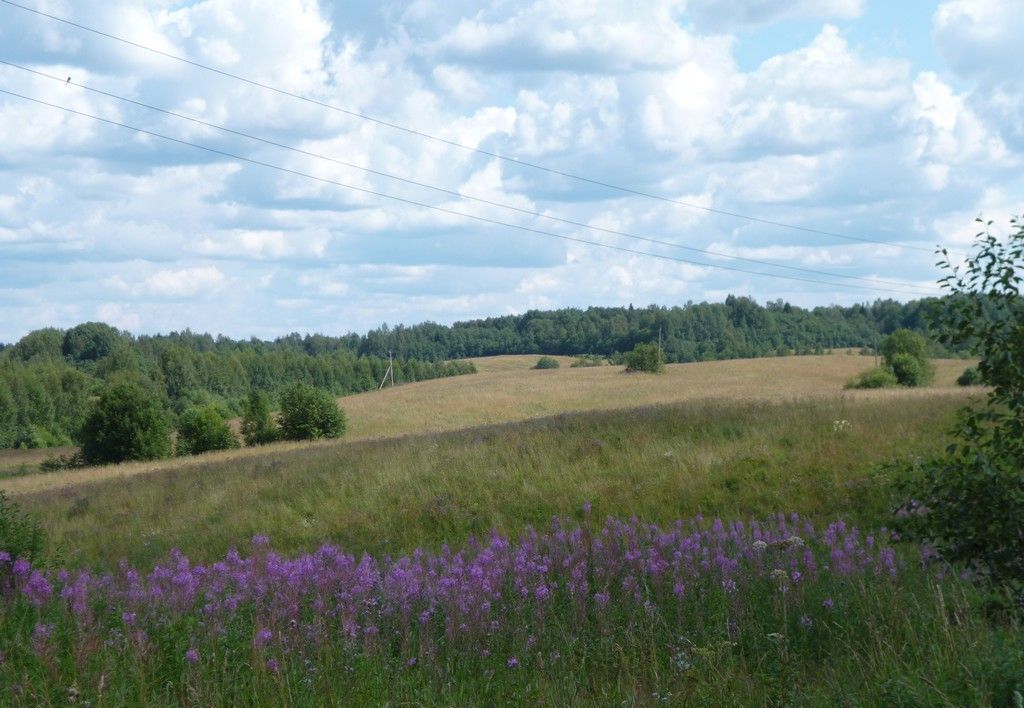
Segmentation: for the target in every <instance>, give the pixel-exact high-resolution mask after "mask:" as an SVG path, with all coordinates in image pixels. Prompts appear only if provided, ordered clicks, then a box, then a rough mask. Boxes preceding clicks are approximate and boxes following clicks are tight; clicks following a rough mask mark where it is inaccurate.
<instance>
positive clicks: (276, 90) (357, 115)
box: [0, 0, 955, 253]
mask: <svg viewBox="0 0 1024 708" xmlns="http://www.w3.org/2000/svg"><path fill="white" fill-rule="evenodd" d="M0 2H2V3H4V4H6V5H9V6H11V7H14V8H18V9H20V10H24V11H26V12H30V13H33V14H35V15H38V16H40V17H45V18H47V19H50V20H53V21H55V22H60V23H63V24H65V25H68V26H69V27H74V28H76V29H79V30H82V31H84V32H91V33H92V34H95V35H97V36H100V37H104V38H106V39H110V40H113V41H116V42H121V43H122V44H126V45H128V46H131V47H135V48H137V49H142V50H144V51H147V52H151V53H153V54H157V55H159V56H162V57H165V58H167V59H172V60H174V61H178V62H181V63H183V64H188V65H189V66H193V67H196V68H198V69H203V70H204V71H209V72H212V73H214V74H218V75H220V76H224V77H226V78H230V79H234V80H236V81H241V82H243V83H246V84H249V85H251V86H255V87H257V88H260V89H264V90H266V91H272V92H274V93H277V94H279V95H282V96H287V97H289V98H294V99H296V100H299V101H305V102H306V103H310V104H312V105H316V106H319V107H321V108H327V109H329V110H332V111H335V112H337V113H341V114H344V115H347V116H350V117H353V118H358V119H360V120H364V121H369V122H371V123H375V124H377V125H381V126H384V127H387V128H390V129H392V130H397V131H401V132H403V133H407V134H409V135H415V136H417V137H420V138H424V139H427V140H433V141H435V142H439V143H443V144H445V145H448V146H450V147H454V148H459V149H461V150H466V151H469V152H474V153H478V154H480V155H486V156H488V157H491V158H494V159H497V160H502V161H504V162H507V163H510V164H514V165H519V166H521V167H526V168H529V169H533V170H538V171H540V172H545V173H547V174H551V175H556V176H559V177H564V178H567V179H571V180H575V181H579V182H583V183H586V184H591V185H594V186H598V187H603V188H605V189H610V190H613V191H617V192H621V193H623V194H631V195H634V196H638V197H644V198H646V199H654V200H657V201H661V202H666V203H669V204H676V205H678V206H682V207H686V208H689V209H698V210H701V211H704V212H708V213H711V214H718V215H720V216H728V217H732V218H736V219H743V220H746V221H750V222H754V223H759V224H765V225H769V226H775V227H778V228H783V229H790V230H793V231H801V232H804V233H809V234H817V235H821V236H829V237H832V238H839V239H846V240H850V241H860V242H863V243H874V244H879V245H885V246H893V247H896V248H905V249H910V250H915V251H923V252H926V253H934V252H935V251H934V249H933V248H926V247H923V246H915V245H912V244H906V243H897V242H893V241H885V240H882V239H871V238H866V237H863V236H853V235H850V234H843V233H838V232H835V231H826V230H824V229H816V228H811V227H808V226H800V225H797V224H790V223H786V222H783V221H777V220H774V219H765V218H762V217H757V216H751V215H749V214H743V213H740V212H737V211H728V210H725V209H718V208H715V207H709V206H704V205H702V204H695V203H693V202H686V201H683V200H680V199H674V198H672V197H666V196H663V195H660V194H654V193H653V192H646V191H643V190H640V189H634V188H632V187H624V186H621V185H616V184H612V183H610V182H605V181H602V180H599V179H593V178H590V177H586V176H583V175H579V174H575V173H572V172H567V171H564V170H559V169H556V168H553V167H547V166H545V165H541V164H538V163H534V162H528V161H525V160H520V159H518V158H515V157H509V156H507V155H502V154H501V153H496V152H493V151H490V150H485V149H483V148H479V147H473V146H472V145H466V144H464V143H460V142H458V141H455V140H449V139H448V138H443V137H441V136H439V135H434V134H432V133H428V132H425V131H422V130H417V129H416V128H410V127H408V126H404V125H401V124H399V123H394V122H391V121H387V120H384V119H381V118H375V117H373V116H370V115H367V114H365V113H360V112H358V111H353V110H351V109H348V108H344V107H342V106H337V105H334V104H332V103H327V102H325V101H320V100H317V99H315V98H310V97H308V96H303V95H302V94H299V93H295V92H293V91H288V90H287V89H282V88H279V87H276V86H273V85H271V84H267V83H264V82H261V81H257V80H255V79H250V78H247V77H245V76H241V75H239V74H234V73H232V72H230V71H225V70H223V69H218V68H216V67H213V66H208V65H206V64H203V63H200V62H197V61H195V60H192V59H186V58H185V57H182V56H178V55H177V54H172V53H170V52H165V51H163V50H160V49H156V48H154V47H149V46H147V45H145V44H141V43H139V42H134V41H132V40H130V39H126V38H124V37H119V36H117V35H115V34H111V33H109V32H104V31H102V30H98V29H96V28H94V27H89V26H88V25H84V24H81V23H78V22H74V21H73V20H69V19H67V18H64V17H60V16H58V15H54V14H51V13H48V12H44V11H42V10H38V9H35V8H32V7H28V6H27V5H22V4H21V3H17V2H14V1H13V0H0ZM950 253H955V252H954V251H950Z"/></svg>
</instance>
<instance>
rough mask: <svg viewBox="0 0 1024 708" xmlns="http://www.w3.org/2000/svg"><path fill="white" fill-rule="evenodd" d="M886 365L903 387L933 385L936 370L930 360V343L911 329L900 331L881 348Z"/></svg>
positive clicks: (883, 341)
mask: <svg viewBox="0 0 1024 708" xmlns="http://www.w3.org/2000/svg"><path fill="white" fill-rule="evenodd" d="M881 351H882V356H883V357H885V365H886V366H887V367H889V369H890V370H891V371H892V372H893V374H894V375H895V376H896V380H897V381H898V382H899V383H900V384H901V385H903V386H926V385H927V384H929V383H931V380H932V378H934V375H935V369H934V367H933V366H932V363H931V361H930V360H929V359H928V342H926V341H925V339H924V337H922V336H921V335H920V334H917V333H916V332H912V331H910V330H909V329H898V330H896V331H895V332H893V333H892V334H890V335H889V336H888V337H886V338H885V339H884V340H882V346H881Z"/></svg>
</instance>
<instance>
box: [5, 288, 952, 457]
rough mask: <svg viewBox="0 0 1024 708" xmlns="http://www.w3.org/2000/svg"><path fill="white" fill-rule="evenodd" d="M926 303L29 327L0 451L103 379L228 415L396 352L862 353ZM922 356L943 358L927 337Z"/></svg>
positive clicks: (77, 407)
mask: <svg viewBox="0 0 1024 708" xmlns="http://www.w3.org/2000/svg"><path fill="white" fill-rule="evenodd" d="M932 304H934V301H932V300H916V301H912V302H908V303H905V304H904V303H899V302H896V301H894V300H878V301H876V302H874V303H873V304H863V305H853V306H851V307H839V306H833V307H816V308H813V309H804V308H800V307H796V306H793V305H790V304H788V303H785V302H783V301H781V300H778V301H775V302H770V303H768V304H766V305H763V306H762V305H760V304H758V303H757V302H755V301H754V300H752V299H750V298H746V297H736V296H729V297H728V298H727V299H726V300H725V302H723V303H699V304H695V303H687V304H686V305H683V306H677V307H658V306H653V305H652V306H650V307H645V308H634V307H632V306H630V307H590V308H587V309H585V310H584V309H575V308H569V309H562V310H553V311H529V312H526V313H524V314H522V315H508V316H504V317H493V318H488V319H482V320H472V321H467V322H457V323H455V324H454V325H451V326H446V325H439V324H435V323H430V322H428V323H424V324H419V325H414V326H410V327H405V326H398V327H394V328H391V327H388V326H387V325H384V326H382V327H380V328H378V329H374V330H371V331H370V332H368V333H367V334H365V335H359V334H351V333H350V334H346V335H342V336H337V337H332V336H326V335H321V334H313V335H299V334H290V335H287V336H284V337H279V338H277V339H275V340H273V341H262V340H258V339H250V340H234V339H230V338H228V337H224V336H217V337H213V336H211V335H209V334H196V333H193V332H190V331H188V330H186V331H184V332H173V333H171V334H164V335H152V336H149V335H143V336H132V335H130V334H128V333H125V332H120V331H118V330H116V329H114V328H112V327H109V326H108V325H105V324H102V323H94V322H93V323H86V324H82V325H78V326H77V327H74V328H72V329H69V330H66V331H64V330H58V329H42V330H37V331H35V332H32V333H30V334H28V335H26V336H25V337H23V338H22V339H21V340H20V341H18V342H17V343H15V344H13V345H10V346H6V347H3V348H2V349H0V447H17V446H21V445H24V446H30V447H45V446H51V445H58V444H64V443H67V442H70V441H71V439H72V438H73V436H74V434H75V432H76V431H77V430H78V429H79V427H80V426H81V423H82V420H83V418H84V415H85V412H86V409H87V407H88V404H89V401H90V400H91V398H92V397H94V396H95V395H96V394H97V391H98V390H99V388H100V387H101V386H102V385H103V384H104V383H107V382H110V381H112V380H116V379H120V378H132V379H135V380H138V381H140V382H142V383H143V384H144V385H145V386H146V387H147V388H148V389H149V390H150V391H151V393H152V395H153V396H155V397H157V398H158V400H160V401H161V402H162V404H163V406H164V408H165V409H166V410H167V411H168V415H170V416H176V415H179V414H181V413H182V412H184V411H185V410H187V409H188V408H190V407H193V406H196V405H203V404H206V403H211V402H212V403H215V404H217V405H218V406H219V407H221V408H222V409H223V410H224V412H225V413H226V414H232V415H238V414H239V413H240V412H241V409H242V405H243V402H244V400H245V398H246V396H247V395H248V394H249V392H250V391H251V390H254V389H255V390H257V391H261V392H264V393H266V394H268V395H269V396H270V398H271V402H272V403H275V404H276V401H277V396H278V394H279V392H280V391H281V390H282V389H283V388H284V387H285V386H287V385H288V384H291V383H294V382H302V383H307V384H310V385H312V386H315V387H317V388H321V389H325V390H328V391H330V392H332V393H334V394H336V395H346V394H350V393H357V392H360V391H366V390H370V389H372V388H375V387H376V386H377V385H378V384H379V382H380V380H381V378H382V377H383V376H384V372H385V370H386V369H387V356H388V352H389V351H391V352H393V353H394V355H395V357H396V361H395V381H396V382H399V383H401V382H408V381H419V380H424V379H431V378H437V377H441V376H452V375H457V374H463V373H469V372H471V371H473V370H474V369H473V367H472V365H471V364H467V363H459V362H454V361H452V360H456V359H462V358H467V357H474V356H489V355H497V354H565V355H580V354H596V355H602V356H608V357H613V358H614V357H616V355H618V354H621V353H624V352H628V351H630V350H632V349H633V347H634V346H635V345H636V344H640V343H645V342H652V341H657V339H658V334H659V330H660V331H661V338H662V345H663V350H664V355H665V360H666V361H668V362H689V361H707V360H715V359H735V358H743V357H762V356H777V355H785V354H811V353H815V352H821V351H824V350H827V349H835V348H851V347H854V348H861V347H871V346H873V345H874V343H875V341H876V340H877V339H879V338H881V337H882V336H884V335H887V334H889V333H891V332H893V331H895V330H897V329H900V328H907V329H911V330H914V331H916V332H920V333H922V334H927V320H926V312H927V311H928V309H929V307H930V306H931V305H932ZM930 346H932V348H933V351H932V354H933V355H941V354H944V353H946V352H945V351H944V350H943V349H942V348H941V346H940V345H939V344H937V343H934V342H931V344H930Z"/></svg>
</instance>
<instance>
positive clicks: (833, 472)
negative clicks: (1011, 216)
mask: <svg viewBox="0 0 1024 708" xmlns="http://www.w3.org/2000/svg"><path fill="white" fill-rule="evenodd" d="M964 400H965V398H964V395H963V394H962V393H957V392H946V393H932V394H931V395H930V396H929V397H927V398H926V399H924V398H921V397H919V396H902V395H894V394H889V395H887V396H885V397H864V398H848V397H847V398H838V397H837V398H831V399H819V400H806V401H799V402H788V403H774V404H772V403H766V402H763V401H762V402H737V401H733V402H724V401H719V402H708V401H705V402H699V403H698V402H691V403H687V404H681V405H675V406H661V407H652V408H645V409H638V410H631V411H627V412H621V411H611V412H604V413H588V414H570V415H564V416H559V417H556V418H549V419H543V420H539V421H531V422H526V423H519V424H514V425H505V426H492V427H486V428H479V429H472V430H465V431H460V432H453V433H446V434H436V435H428V436H420V437H410V438H403V439H392V440H385V441H377V442H365V443H357V444H352V443H347V444H345V443H336V442H324V443H319V444H316V445H314V446H308V447H305V448H294V449H288V448H275V447H270V448H266V449H264V450H263V451H262V453H263V454H262V455H260V456H255V457H251V458H248V459H244V458H243V459H240V460H234V461H230V462H220V463H217V462H209V463H207V464H205V465H203V466H202V467H195V466H194V465H193V466H188V467H183V468H181V469H179V470H168V471H164V472H155V473H153V474H150V475H145V476H137V477H134V478H132V479H129V480H124V481H114V482H99V483H94V484H88V483H87V484H81V485H72V486H65V487H64V488H62V489H60V490H57V491H52V492H47V493H40V494H34V495H27V496H25V495H22V496H20V497H19V498H18V499H19V502H20V503H21V504H22V505H23V506H24V507H26V508H27V509H29V510H30V511H32V512H35V513H36V514H37V515H38V516H39V517H40V518H41V519H42V520H43V522H44V526H45V527H46V529H47V531H48V534H49V537H50V540H51V544H50V551H49V553H48V554H46V555H45V556H44V557H42V558H40V559H39V560H38V561H37V562H38V563H39V564H40V565H41V566H43V567H45V566H47V565H50V563H59V564H61V565H67V566H69V567H70V568H72V570H71V572H70V573H68V574H67V575H62V574H60V573H58V572H56V571H55V570H50V571H47V572H46V573H44V574H43V575H40V576H39V577H38V578H37V577H36V576H34V574H33V570H32V568H30V567H28V566H26V565H22V566H20V568H19V569H15V568H14V565H13V559H7V561H4V562H6V565H5V566H4V569H5V570H0V574H3V573H4V572H5V571H6V573H7V574H6V576H5V577H7V578H8V581H7V582H8V583H9V585H8V590H7V591H6V592H7V593H8V597H9V598H10V599H9V600H6V601H3V602H0V607H2V608H3V609H2V610H0V611H2V612H3V617H2V620H3V626H4V627H5V629H4V631H3V632H2V634H0V652H3V653H4V656H5V660H4V662H3V663H0V675H2V676H3V684H4V685H5V686H8V687H9V690H10V691H11V692H10V693H8V694H7V696H6V697H5V700H9V701H11V702H13V703H15V704H20V705H36V704H38V703H47V702H52V703H59V702H64V701H66V700H67V697H68V695H69V692H71V691H74V693H75V696H76V698H79V699H83V700H84V699H88V700H92V701H94V702H96V703H107V704H126V703H127V704H131V703H150V704H154V703H155V704H161V703H163V704H196V705H198V704H202V705H211V704H212V705H237V704H239V703H245V704H262V705H273V704H279V703H282V702H286V703H292V704H296V703H298V704H307V703H309V704H312V703H321V702H331V701H335V702H337V701H346V702H349V701H355V702H359V703H382V702H387V701H390V702H401V701H413V702H425V703H438V702H440V703H455V704H494V703H502V702H505V703H507V702H523V701H530V702H538V701H540V702H545V703H549V704H556V705H564V704H567V703H584V704H587V703H589V704H595V705H597V704H606V703H607V702H609V701H616V702H621V701H626V702H627V703H634V704H657V703H667V704H678V703H683V702H697V703H703V704H711V703H718V704H723V703H730V704H758V705H761V704H765V703H774V704H781V703H798V704H812V705H813V704H836V703H843V702H846V703H847V704H854V705H858V704H859V705H879V704H902V705H936V704H939V705H941V704H961V705H978V704H986V703H994V704H996V705H1013V703H1012V701H1013V700H1014V691H1020V689H1021V688H1022V687H1024V644H1022V639H1021V636H1022V635H1021V633H1020V631H1019V629H1020V628H1019V627H1018V626H1017V625H1015V624H1014V620H1012V619H1011V618H1010V617H1008V616H996V617H987V616H986V615H985V614H984V613H983V612H982V611H981V608H982V607H983V605H984V603H985V597H984V596H983V594H982V593H981V592H980V591H979V590H978V589H976V588H975V587H974V586H973V585H971V584H970V583H968V582H964V581H962V580H960V579H959V578H958V577H957V575H956V574H955V573H953V574H948V573H945V572H944V571H943V570H941V568H942V566H940V565H934V564H933V565H927V564H923V563H922V558H921V557H920V555H919V554H918V552H917V550H915V548H913V547H910V546H903V545H900V544H899V543H897V544H895V545H893V544H892V543H891V542H890V541H888V537H887V535H886V534H884V533H881V534H875V535H873V536H872V537H870V538H869V536H871V532H870V531H869V530H870V529H877V528H879V527H880V526H881V525H883V524H884V523H885V522H886V520H887V519H888V518H889V504H890V503H891V499H892V497H891V494H890V482H891V480H889V479H887V478H885V477H884V476H883V474H882V473H881V472H880V469H881V468H879V467H878V466H877V465H876V463H878V462H884V461H888V460H893V459H904V458H907V457H913V456H920V455H930V454H934V453H937V452H938V451H939V450H940V448H941V446H942V436H941V431H943V430H944V429H946V428H947V427H948V426H949V425H950V423H951V421H952V420H953V415H954V411H955V410H956V408H957V407H958V406H959V405H960V404H961V403H962V402H963V401H964ZM200 459H201V458H200ZM82 474H85V473H82ZM840 509H843V510H845V511H844V512H842V513H841V517H842V522H843V524H842V525H839V526H832V530H831V531H830V530H829V527H830V524H831V522H833V521H836V520H837V510H840ZM778 510H785V511H786V515H785V516H784V517H782V518H781V519H780V517H779V516H778V515H777V514H776V512H777V511H778ZM702 512H703V513H704V514H705V516H706V517H707V518H705V519H704V520H703V521H700V520H697V521H694V522H692V524H691V522H690V521H685V522H683V523H682V525H681V526H677V525H676V523H675V521H676V520H677V519H686V518H688V517H696V516H697V515H698V514H700V513H702ZM791 512H798V513H799V514H800V518H798V519H793V518H791V517H790V513H791ZM607 515H612V516H614V517H617V518H618V519H620V520H621V521H607V520H606V516H607ZM633 515H636V516H637V517H638V518H639V519H641V520H642V523H638V522H631V521H628V519H629V518H630V517H631V516H633ZM552 516H559V517H561V520H560V521H559V522H557V525H556V526H555V527H552V526H551V523H552V522H551V518H552ZM712 516H722V517H724V518H726V519H736V520H740V519H745V520H751V519H758V520H760V522H761V526H760V529H761V530H760V531H757V532H755V530H754V529H755V527H753V526H750V525H744V526H742V527H735V526H732V525H730V524H727V525H726V526H725V527H724V529H721V528H718V527H716V526H715V525H714V524H713V523H712ZM649 523H659V524H661V526H660V528H659V529H655V528H653V527H650V526H648V525H647V524H649ZM855 525H856V526H860V527H861V528H863V529H865V530H864V531H861V532H859V533H856V534H854V533H853V527H854V526H855ZM530 526H533V527H535V528H537V529H540V530H543V533H541V534H540V535H539V536H538V535H534V534H532V533H530V532H529V531H528V528H529V527H530ZM491 529H495V530H497V531H498V532H499V533H502V534H505V535H504V536H503V537H501V538H492V537H491V536H490V535H489V534H490V531H491ZM523 533H526V534H527V535H526V536H525V537H523V538H522V539H521V538H520V535H521V534H523ZM263 534H267V535H269V537H270V540H269V543H270V546H269V547H268V546H267V545H266V544H267V543H268V541H267V540H266V539H265V538H263V537H262V535H263ZM757 534H760V535H757ZM254 536H256V537H257V538H256V541H255V543H256V545H255V546H253V545H251V540H250V539H252V538H253V537H254ZM794 536H795V537H797V538H795V539H794V538H791V537H794ZM472 538H476V539H478V542H476V543H474V542H472V541H471V539H472ZM324 541H328V542H331V543H334V544H336V547H334V548H326V549H321V550H319V551H318V550H317V549H318V548H319V546H320V545H321V544H322V543H323V542H324ZM174 548H180V549H181V550H182V552H183V553H184V554H186V555H187V556H188V557H189V558H190V559H191V560H190V561H185V560H184V558H183V557H181V556H177V555H175V552H174V551H173V550H172V549H174ZM231 548H238V549H241V550H242V555H241V556H238V555H234V554H233V553H232V552H231V550H230V549H231ZM271 548H272V549H273V552H271V550H270V549H271ZM600 548H603V549H604V550H603V551H601V550H599V549H600ZM417 549H420V550H417ZM459 549H461V550H459ZM364 552H368V553H371V554H373V557H366V558H362V560H360V559H361V556H362V554H363V553H364ZM278 553H280V554H283V555H277V554H278ZM307 554H308V555H307ZM680 554H682V555H680ZM121 558H125V559H127V561H128V562H129V563H130V564H132V566H134V568H135V569H136V570H133V569H132V568H131V567H129V566H119V565H118V561H119V559H121ZM402 558H405V560H402ZM573 559H575V560H573ZM850 559H853V560H850ZM218 561H220V564H218ZM566 561H568V565H566ZM193 563H200V564H203V565H202V567H196V566H193V565H192V564H193ZM680 564H681V565H680ZM76 568H79V569H86V568H87V569H88V571H87V572H85V573H82V572H80V571H77V570H74V569H76ZM474 569H477V570H474ZM937 572H938V574H937ZM105 573H111V574H112V575H111V576H109V579H106V578H107V576H106V575H105ZM40 578H42V580H40ZM218 578H222V579H221V580H218ZM360 578H362V580H360ZM488 578H490V580H487V579H488ZM673 578H675V579H673ZM44 581H45V582H44ZM680 582H681V583H682V585H683V587H677V586H678V585H679V583H680ZM732 583H735V587H733V585H732ZM541 586H543V589H539V588H541ZM254 593H257V594H254ZM261 598H262V599H261ZM488 598H489V599H488ZM485 603H489V604H485ZM332 608H333V609H332ZM492 622H497V624H496V625H493V624H491V623H492Z"/></svg>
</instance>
